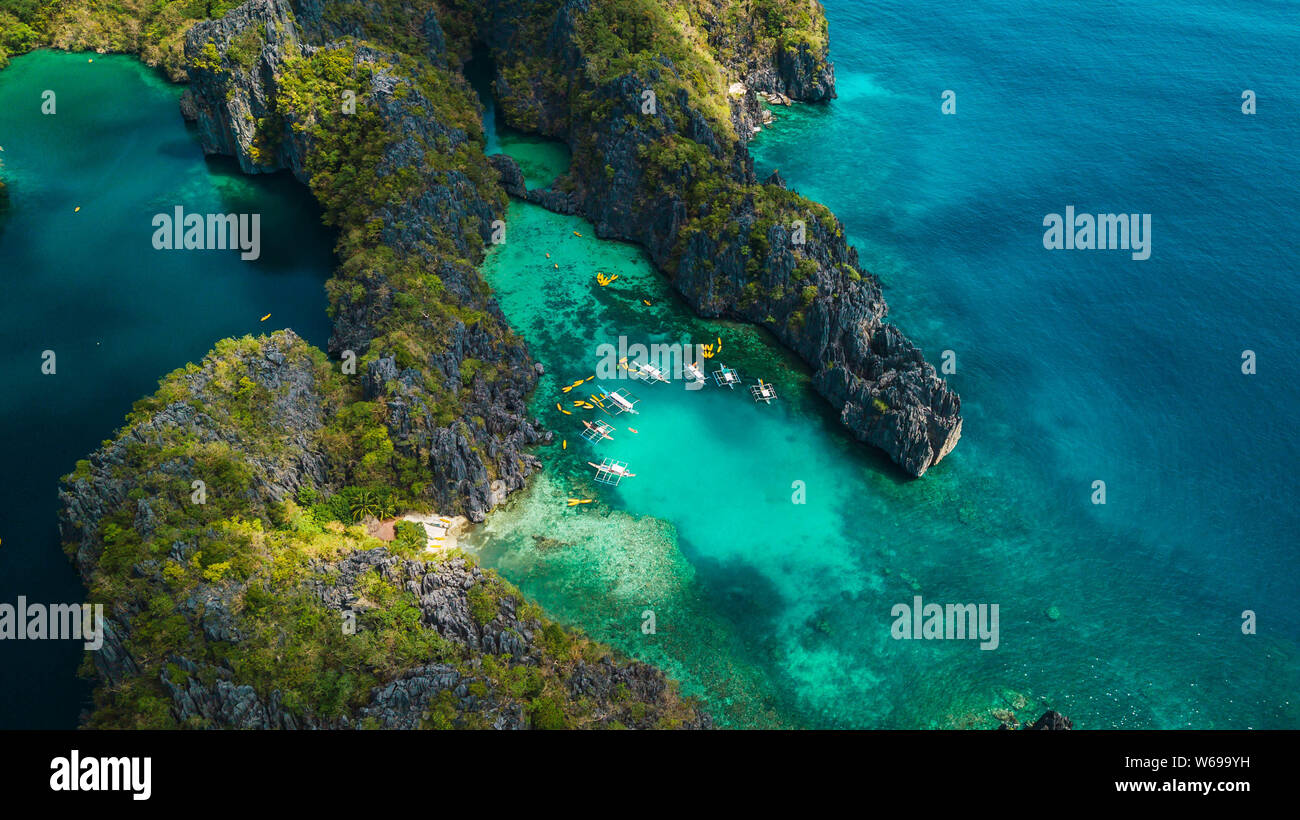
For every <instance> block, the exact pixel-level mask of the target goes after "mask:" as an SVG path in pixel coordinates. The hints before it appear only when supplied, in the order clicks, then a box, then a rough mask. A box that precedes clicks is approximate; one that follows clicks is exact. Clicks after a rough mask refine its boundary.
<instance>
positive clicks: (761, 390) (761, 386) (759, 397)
mask: <svg viewBox="0 0 1300 820" xmlns="http://www.w3.org/2000/svg"><path fill="white" fill-rule="evenodd" d="M749 394H750V395H751V396H753V397H754V401H761V402H763V403H764V404H771V403H772V400H773V399H775V398H776V388H775V387H774V386H773V385H772V384H771V383H770V382H765V381H763V380H762V379H759V380H758V384H755V385H752V386H751V387H750V388H749Z"/></svg>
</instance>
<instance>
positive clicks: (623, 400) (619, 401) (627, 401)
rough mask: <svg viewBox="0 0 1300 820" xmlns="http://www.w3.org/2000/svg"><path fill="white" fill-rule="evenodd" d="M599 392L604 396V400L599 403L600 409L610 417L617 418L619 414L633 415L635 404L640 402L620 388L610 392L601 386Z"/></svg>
mask: <svg viewBox="0 0 1300 820" xmlns="http://www.w3.org/2000/svg"><path fill="white" fill-rule="evenodd" d="M600 391H601V392H602V393H604V394H605V396H604V398H603V399H602V400H601V402H600V406H601V409H603V410H604V411H605V412H606V413H609V414H610V415H611V416H617V415H618V414H619V413H633V414H635V413H636V412H637V411H636V403H637V402H638V401H640V399H638V398H637V397H636V396H633V395H632V394H631V393H629V392H628V391H627V389H626V388H623V387H620V388H619V389H617V390H615V391H613V392H610V391H608V390H606V389H605V388H604V387H603V386H602V387H601V388H600Z"/></svg>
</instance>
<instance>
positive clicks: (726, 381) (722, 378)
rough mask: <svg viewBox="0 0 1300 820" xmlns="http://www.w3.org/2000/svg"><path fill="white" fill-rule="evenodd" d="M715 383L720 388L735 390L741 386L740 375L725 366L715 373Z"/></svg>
mask: <svg viewBox="0 0 1300 820" xmlns="http://www.w3.org/2000/svg"><path fill="white" fill-rule="evenodd" d="M713 381H715V382H717V384H718V387H730V388H731V389H733V390H735V389H736V385H738V384H740V374H739V373H737V372H736V371H734V370H732V369H731V368H730V367H727V366H726V365H725V364H724V365H722V368H721V369H720V370H715V371H713Z"/></svg>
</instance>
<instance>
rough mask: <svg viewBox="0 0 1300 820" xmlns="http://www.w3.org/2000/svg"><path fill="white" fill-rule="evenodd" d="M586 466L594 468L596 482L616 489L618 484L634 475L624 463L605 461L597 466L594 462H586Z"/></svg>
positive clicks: (611, 460)
mask: <svg viewBox="0 0 1300 820" xmlns="http://www.w3.org/2000/svg"><path fill="white" fill-rule="evenodd" d="M587 464H589V465H591V466H592V467H595V468H596V481H597V482H598V483H600V484H608V485H610V486H612V487H617V486H618V483H619V482H620V481H622V480H623V479H625V478H634V477H635V476H636V473H633V472H629V471H628V469H627V462H626V461H614V460H613V459H609V458H607V459H605V460H604V461H602V462H601V463H599V464H597V463H596V462H594V461H588V462H587Z"/></svg>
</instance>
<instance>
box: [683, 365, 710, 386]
mask: <svg viewBox="0 0 1300 820" xmlns="http://www.w3.org/2000/svg"><path fill="white" fill-rule="evenodd" d="M684 369H685V370H686V375H688V376H690V377H691V378H692V379H694V380H695V381H697V382H699V383H700V384H704V383H705V382H707V381H708V379H706V378H704V371H703V370H701V369H700V366H699V365H698V364H691V363H689V362H687V363H686V364H685V366H684Z"/></svg>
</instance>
